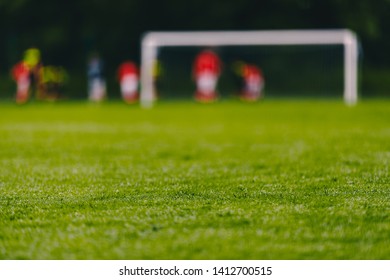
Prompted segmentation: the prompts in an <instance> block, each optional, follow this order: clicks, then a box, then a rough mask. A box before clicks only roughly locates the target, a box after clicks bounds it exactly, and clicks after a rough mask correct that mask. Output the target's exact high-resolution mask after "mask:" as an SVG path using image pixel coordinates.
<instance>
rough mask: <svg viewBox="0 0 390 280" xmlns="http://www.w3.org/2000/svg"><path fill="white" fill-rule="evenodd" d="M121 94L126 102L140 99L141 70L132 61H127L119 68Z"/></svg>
mask: <svg viewBox="0 0 390 280" xmlns="http://www.w3.org/2000/svg"><path fill="white" fill-rule="evenodd" d="M118 80H119V83H120V89H121V95H122V98H123V100H124V101H125V102H126V103H135V102H137V101H138V84H139V71H138V67H137V65H136V64H135V63H134V62H132V61H125V62H123V63H122V64H121V65H119V68H118Z"/></svg>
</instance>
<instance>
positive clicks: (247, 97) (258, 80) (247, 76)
mask: <svg viewBox="0 0 390 280" xmlns="http://www.w3.org/2000/svg"><path fill="white" fill-rule="evenodd" d="M236 72H237V74H238V75H239V76H240V77H241V78H242V81H243V88H242V89H241V92H240V99H241V100H244V101H252V102H253V101H257V100H259V99H260V98H261V97H262V95H263V88H264V76H263V72H262V71H261V69H260V68H259V67H258V66H256V65H254V64H247V63H243V62H237V63H236Z"/></svg>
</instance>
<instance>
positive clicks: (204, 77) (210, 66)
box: [193, 50, 221, 102]
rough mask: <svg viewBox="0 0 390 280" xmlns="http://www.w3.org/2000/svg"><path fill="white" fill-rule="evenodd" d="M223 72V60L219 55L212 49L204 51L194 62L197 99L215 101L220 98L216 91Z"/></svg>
mask: <svg viewBox="0 0 390 280" xmlns="http://www.w3.org/2000/svg"><path fill="white" fill-rule="evenodd" d="M220 72H221V61H220V59H219V57H218V55H217V54H216V53H215V52H213V51H211V50H205V51H202V52H201V53H200V54H198V56H197V57H196V58H195V61H194V64H193V78H194V79H195V81H196V92H195V100H197V101H199V102H213V101H215V100H216V99H217V98H218V93H217V91H216V87H217V83H218V78H219V75H220Z"/></svg>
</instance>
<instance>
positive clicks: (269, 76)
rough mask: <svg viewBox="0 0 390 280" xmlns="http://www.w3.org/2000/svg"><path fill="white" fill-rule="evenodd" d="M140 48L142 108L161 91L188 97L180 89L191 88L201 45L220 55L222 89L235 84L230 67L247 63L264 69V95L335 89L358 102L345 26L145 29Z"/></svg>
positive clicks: (351, 39) (353, 41)
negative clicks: (337, 27)
mask: <svg viewBox="0 0 390 280" xmlns="http://www.w3.org/2000/svg"><path fill="white" fill-rule="evenodd" d="M141 48H142V49H141V95H140V101H141V105H142V106H144V107H149V106H151V105H152V104H153V103H154V102H155V100H156V99H157V96H159V98H162V97H161V96H160V95H161V94H160V92H165V93H166V92H169V93H172V92H176V95H180V94H183V95H186V96H188V94H189V93H184V92H186V91H187V92H188V91H190V90H189V89H188V84H191V81H190V80H191V78H190V76H191V71H192V70H191V63H192V61H193V58H194V56H195V55H196V53H197V52H199V51H200V50H202V49H205V48H211V49H214V50H215V51H216V52H217V53H218V54H219V55H220V56H221V60H222V63H223V71H222V75H221V77H225V78H221V81H220V83H222V85H221V87H222V88H223V89H222V90H221V91H223V92H225V93H226V92H229V90H230V89H228V88H229V86H232V85H233V84H234V82H233V80H234V77H233V75H230V76H229V72H232V71H230V70H231V69H232V68H233V67H232V65H234V63H236V62H237V61H247V62H251V63H255V64H257V65H259V66H260V67H261V69H262V71H263V72H264V76H265V85H266V86H265V92H266V96H268V95H270V96H272V95H275V96H291V95H292V96H294V94H295V93H303V92H306V93H307V94H308V95H310V94H314V92H320V93H321V94H320V95H321V96H327V95H328V94H331V93H332V94H333V93H335V94H336V95H338V97H340V98H341V97H342V98H343V99H344V102H345V103H346V104H348V105H353V104H355V103H356V102H357V100H358V41H357V38H356V35H355V34H354V33H353V32H352V31H350V30H346V29H342V30H274V31H205V32H202V31H191V32H149V33H147V34H146V35H145V36H144V37H143V39H142V46H141ZM159 76H161V77H159ZM183 84H187V85H186V86H184V85H183ZM192 86H193V83H192ZM160 87H161V88H162V89H160ZM185 87H187V88H185ZM165 93H163V94H162V96H163V97H165V95H164V94H165ZM291 93H293V94H291ZM278 94H279V95H278ZM166 95H168V94H166ZM173 95H174V94H173ZM298 96H299V94H298Z"/></svg>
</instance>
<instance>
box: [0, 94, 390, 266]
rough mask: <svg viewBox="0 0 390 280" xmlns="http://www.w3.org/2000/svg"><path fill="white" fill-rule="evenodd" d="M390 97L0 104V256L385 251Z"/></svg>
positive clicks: (376, 255)
mask: <svg viewBox="0 0 390 280" xmlns="http://www.w3.org/2000/svg"><path fill="white" fill-rule="evenodd" d="M389 164H390V102H389V101H388V100H382V101H363V102H361V103H359V104H358V105H357V106H354V107H347V106H345V105H344V104H342V103H341V101H310V100H295V101H294V100H284V101H283V100H271V101H268V100H267V101H264V102H261V103H257V104H242V103H238V102H234V101H231V102H220V103H216V104H207V105H200V104H194V103H191V102H176V103H175V102H171V103H162V104H158V105H157V106H156V107H155V108H153V109H149V110H145V109H141V108H139V107H138V106H126V105H124V104H122V103H119V102H118V103H115V102H112V103H104V104H100V105H94V104H88V103H85V102H78V103H77V102H74V103H71V102H64V103H58V104H50V103H32V104H27V105H25V106H16V105H13V104H10V103H3V104H0V192H1V196H0V259H389V258H390V238H389V236H390V178H389Z"/></svg>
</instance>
